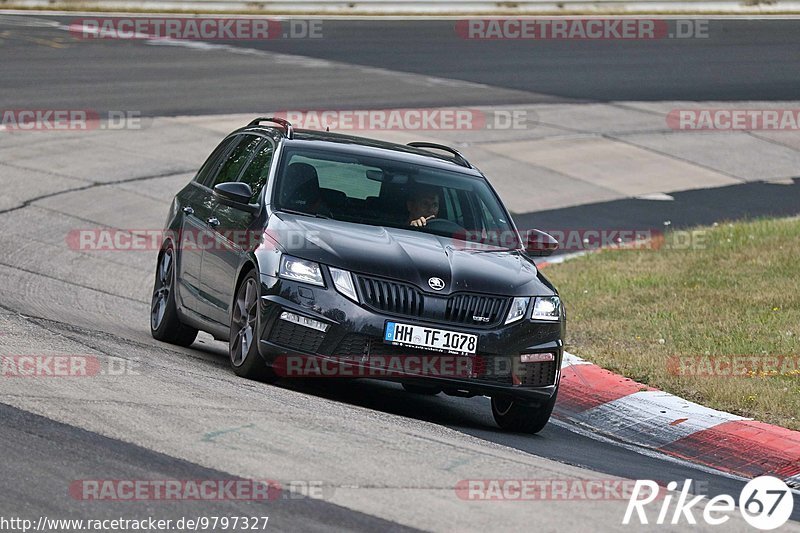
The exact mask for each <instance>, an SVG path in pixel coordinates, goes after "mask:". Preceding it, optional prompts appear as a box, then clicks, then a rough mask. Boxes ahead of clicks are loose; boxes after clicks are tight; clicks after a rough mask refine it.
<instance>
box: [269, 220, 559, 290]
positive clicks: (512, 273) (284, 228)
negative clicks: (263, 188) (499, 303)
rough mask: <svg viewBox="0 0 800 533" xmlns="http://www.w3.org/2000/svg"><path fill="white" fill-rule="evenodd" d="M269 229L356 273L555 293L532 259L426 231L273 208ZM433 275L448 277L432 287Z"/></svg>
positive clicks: (297, 250)
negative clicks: (314, 216)
mask: <svg viewBox="0 0 800 533" xmlns="http://www.w3.org/2000/svg"><path fill="white" fill-rule="evenodd" d="M268 233H269V234H270V236H271V237H272V238H273V239H274V240H276V241H277V242H278V244H279V246H280V248H281V249H282V250H283V251H284V252H285V253H288V254H291V255H294V256H296V257H300V258H303V259H308V260H311V261H316V262H319V263H323V264H326V265H330V266H335V267H338V268H342V269H345V270H349V271H351V272H354V273H359V274H366V275H373V276H378V277H384V278H390V279H396V280H402V281H406V282H409V283H412V284H414V285H416V286H417V287H419V288H420V289H422V290H425V291H428V292H436V293H438V294H450V293H452V292H458V291H469V292H478V293H485V294H498V295H506V296H546V295H552V294H556V293H555V291H554V289H553V288H552V286H551V285H550V284H549V282H547V281H546V280H544V278H542V277H541V276H540V275H539V273H538V271H537V269H536V266H535V264H534V263H533V261H531V260H530V259H529V258H528V257H526V256H525V255H524V254H523V253H521V252H520V251H517V250H512V251H501V250H492V249H490V248H487V247H482V246H481V247H479V248H478V247H477V246H479V245H474V244H471V243H466V242H465V241H460V240H456V239H452V238H449V237H441V236H438V235H432V234H430V233H425V232H422V231H415V230H406V229H396V228H387V227H382V226H369V225H365V224H355V223H350V222H341V221H336V220H329V219H320V218H312V217H308V216H303V215H294V214H289V213H283V212H278V213H274V214H273V216H272V217H271V219H270V223H269V228H268ZM432 277H438V278H441V279H442V280H443V281H444V282H445V287H444V289H442V290H440V291H433V290H432V289H431V287H430V286H429V284H428V280H429V279H430V278H432Z"/></svg>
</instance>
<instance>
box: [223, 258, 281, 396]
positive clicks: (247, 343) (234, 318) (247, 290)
mask: <svg viewBox="0 0 800 533" xmlns="http://www.w3.org/2000/svg"><path fill="white" fill-rule="evenodd" d="M259 292H260V290H259V279H258V275H257V274H256V271H255V270H251V271H250V272H248V274H247V275H246V276H245V277H244V279H243V280H242V283H241V284H240V285H239V288H238V289H236V297H235V298H234V300H233V312H232V313H231V334H230V341H228V354H229V356H230V363H231V368H232V369H233V371H234V372H235V373H236V375H237V376H241V377H243V378H247V379H254V380H258V381H265V382H270V383H271V382H273V381H276V380H277V379H278V376H277V375H276V374H275V372H274V371H273V370H272V368H270V367H269V366H267V363H266V362H265V361H264V359H263V358H262V357H261V355H260V354H259V353H258V327H257V324H258V302H259V300H260V294H259Z"/></svg>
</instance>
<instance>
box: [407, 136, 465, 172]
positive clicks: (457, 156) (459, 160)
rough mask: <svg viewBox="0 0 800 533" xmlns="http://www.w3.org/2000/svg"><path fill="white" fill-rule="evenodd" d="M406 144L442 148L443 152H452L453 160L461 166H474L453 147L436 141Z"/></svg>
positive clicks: (417, 146) (415, 146)
mask: <svg viewBox="0 0 800 533" xmlns="http://www.w3.org/2000/svg"><path fill="white" fill-rule="evenodd" d="M408 146H411V147H413V148H434V149H436V150H443V151H445V152H448V153H450V154H453V156H454V159H455V162H456V163H457V164H459V165H461V166H462V167H467V168H474V167H473V166H472V165H471V164H470V162H469V161H467V158H466V157H464V156H463V155H461V153H460V152H459V151H458V150H456V149H454V148H450V147H449V146H445V145H443V144H437V143H429V142H425V141H419V142H413V143H408Z"/></svg>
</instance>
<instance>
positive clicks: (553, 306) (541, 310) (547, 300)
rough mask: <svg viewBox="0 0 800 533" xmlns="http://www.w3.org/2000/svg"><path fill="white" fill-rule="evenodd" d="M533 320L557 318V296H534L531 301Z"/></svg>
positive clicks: (558, 300) (558, 312)
mask: <svg viewBox="0 0 800 533" xmlns="http://www.w3.org/2000/svg"><path fill="white" fill-rule="evenodd" d="M531 318H532V319H533V320H558V319H560V318H561V300H560V299H559V298H558V296H546V297H541V298H536V299H535V300H534V302H533V313H531Z"/></svg>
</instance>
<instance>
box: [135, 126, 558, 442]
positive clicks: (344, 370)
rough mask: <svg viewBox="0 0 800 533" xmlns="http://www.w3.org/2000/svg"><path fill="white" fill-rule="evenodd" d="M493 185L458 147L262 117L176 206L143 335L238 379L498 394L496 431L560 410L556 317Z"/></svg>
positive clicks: (539, 252) (217, 154)
mask: <svg viewBox="0 0 800 533" xmlns="http://www.w3.org/2000/svg"><path fill="white" fill-rule="evenodd" d="M557 247H558V243H557V242H556V241H555V240H554V239H553V238H552V237H550V236H549V235H547V234H546V233H543V232H540V231H537V230H531V231H529V232H526V233H525V235H524V238H523V236H522V235H520V233H519V232H518V231H517V229H516V227H515V225H514V223H513V221H512V219H511V217H510V215H509V213H508V211H507V210H506V208H505V207H504V206H503V204H502V202H501V201H500V198H499V197H498V195H497V194H496V193H495V191H494V189H493V188H492V187H491V185H490V184H489V182H488V180H487V179H486V177H485V176H484V175H483V174H482V173H481V172H480V171H479V170H478V169H476V168H475V167H473V166H472V165H471V164H470V163H469V162H468V161H467V160H466V159H465V158H464V157H463V156H462V155H461V154H460V153H458V152H457V151H455V150H453V149H452V148H448V147H446V146H442V145H438V144H432V143H411V144H409V145H407V146H405V145H399V144H392V143H387V142H382V141H377V140H372V139H367V138H360V137H352V136H346V135H340V134H334V133H330V132H317V131H306V130H302V131H301V130H297V131H295V130H294V128H292V125H291V124H290V123H289V122H287V121H285V120H282V119H279V118H258V119H256V120H254V121H252V122H251V123H250V124H248V125H247V126H246V127H244V128H241V129H239V130H237V131H235V132H233V133H231V134H230V135H228V136H227V137H226V138H225V139H224V140H223V141H222V143H220V145H219V146H218V147H217V148H216V149H215V150H214V151H213V152H212V153H211V155H210V157H209V158H208V159H207V160H206V162H205V163H204V164H203V166H202V167H201V168H200V170H199V171H198V173H197V175H196V176H195V177H194V178H193V179H192V180H191V181H190V182H189V183H188V184H187V185H186V186H185V187H184V188H183V189H182V190H181V191H180V192H179V193H178V194H177V195H176V196H175V199H174V201H173V202H172V206H171V208H170V211H169V215H168V217H167V223H166V231H165V237H164V242H163V245H162V247H161V249H160V252H159V255H158V261H157V268H156V276H155V287H154V289H153V299H152V311H151V321H150V322H151V331H152V335H153V337H155V338H156V339H158V340H161V341H165V342H170V343H174V344H179V345H184V346H188V345H190V344H191V343H192V342H193V341H194V340H195V337H196V335H197V332H198V330H202V331H206V332H208V333H210V334H212V335H213V336H214V337H215V338H216V339H219V340H223V341H227V342H228V346H229V352H230V364H231V367H232V369H233V371H234V372H235V373H236V374H238V375H240V376H243V377H247V378H253V379H260V380H263V381H274V380H277V379H281V378H284V379H290V378H293V377H309V376H310V377H324V376H335V377H338V378H342V377H348V378H349V377H352V378H377V379H384V380H391V381H395V382H399V383H401V384H402V386H403V387H404V388H405V389H406V390H407V391H409V392H410V393H416V394H438V393H442V392H444V393H446V394H449V395H455V396H465V397H470V396H477V395H483V396H488V397H490V398H491V407H492V413H493V415H494V418H495V420H496V421H497V423H498V425H499V426H500V427H502V428H504V429H507V430H510V431H518V432H528V433H535V432H537V431H539V430H541V429H542V428H543V427H544V426H545V424H546V423H547V421H548V419H549V418H550V414H551V412H552V410H553V405H554V403H555V401H556V394H557V392H558V386H559V379H560V365H561V359H562V356H563V339H564V334H565V328H566V313H565V310H564V307H563V305H562V303H561V300H560V299H559V296H558V292H557V290H556V289H555V287H554V286H553V285H552V284H551V283H550V282H549V281H548V280H547V279H546V278H545V277H544V276H543V275H542V274H541V272H539V270H538V269H537V267H536V265H535V263H534V261H533V259H532V257H534V256H546V255H549V254H550V253H552V252H553V251H554V250H555V249H556V248H557Z"/></svg>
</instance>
